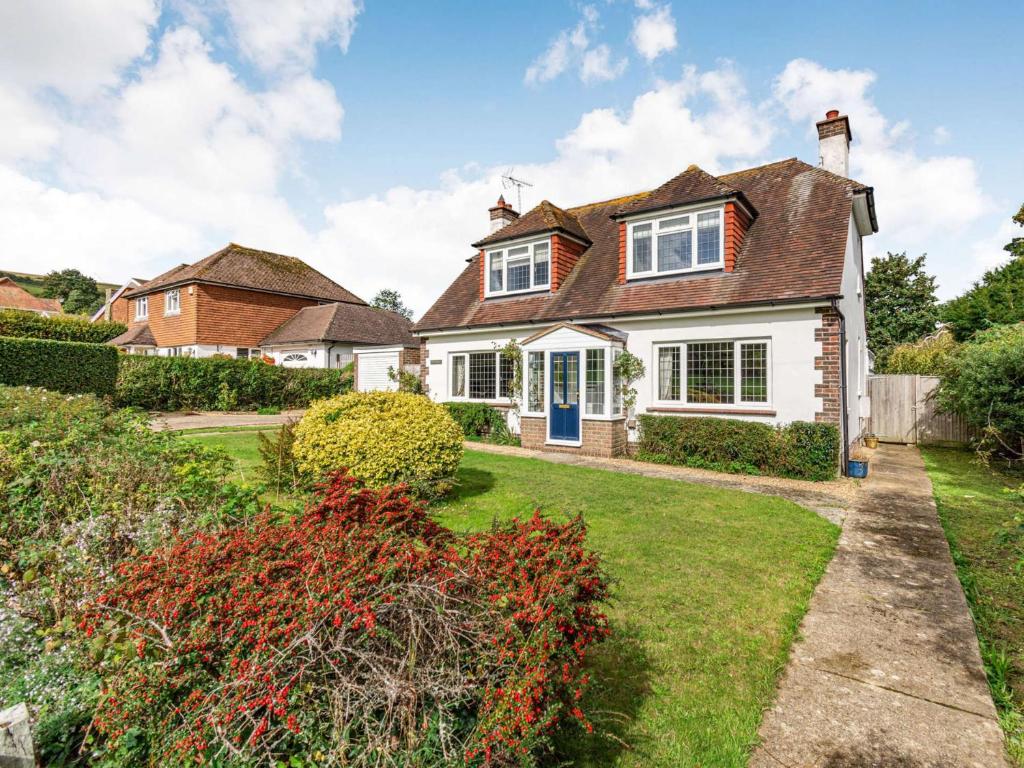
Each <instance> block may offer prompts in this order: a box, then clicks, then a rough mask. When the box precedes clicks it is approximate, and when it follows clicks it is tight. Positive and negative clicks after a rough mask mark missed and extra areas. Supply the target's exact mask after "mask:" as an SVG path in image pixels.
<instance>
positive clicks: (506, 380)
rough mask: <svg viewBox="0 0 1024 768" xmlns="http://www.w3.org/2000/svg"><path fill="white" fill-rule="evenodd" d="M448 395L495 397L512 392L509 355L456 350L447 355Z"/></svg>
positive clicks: (478, 397)
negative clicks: (454, 352)
mask: <svg viewBox="0 0 1024 768" xmlns="http://www.w3.org/2000/svg"><path fill="white" fill-rule="evenodd" d="M448 360H449V366H448V368H449V377H450V380H449V385H448V387H449V388H448V397H449V398H451V399H452V400H495V399H497V398H508V397H510V396H511V394H512V379H513V372H514V370H513V369H514V368H515V366H514V364H513V361H512V358H510V357H507V356H506V355H503V354H502V353H501V352H500V351H498V352H494V351H492V352H460V353H457V354H453V355H451V356H450V357H449V358H448Z"/></svg>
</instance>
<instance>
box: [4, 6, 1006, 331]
mask: <svg viewBox="0 0 1024 768" xmlns="http://www.w3.org/2000/svg"><path fill="white" fill-rule="evenodd" d="M1022 23H1024V5H1022V4H1021V3H1019V2H1018V3H990V4H985V5H984V6H977V7H969V6H967V5H966V4H963V3H929V4H927V5H926V4H917V3H864V2H862V3H856V4H835V3H833V4H822V3H815V4H789V5H786V6H785V8H784V11H783V10H780V6H779V5H778V4H773V5H769V4H749V5H745V4H738V3H730V4H728V6H727V8H726V7H725V6H716V5H714V4H707V3H701V4H697V3H681V2H667V1H666V0H633V1H631V2H626V1H625V0H621V1H619V2H605V1H604V0H598V1H595V2H592V3H581V2H533V3H529V2H522V3H510V4H490V3H479V2H469V1H468V0H466V1H460V2H448V3H411V2H404V3H396V2H390V3H382V2H373V1H372V0H368V1H367V2H365V4H364V3H360V2H358V1H357V0H320V1H319V2H316V3H308V4H307V3H278V2H273V1H272V0H218V2H216V3H199V2H194V0H167V1H166V2H164V3H162V4H161V3H158V2H157V1H156V0H107V2H103V3H99V2H97V3H93V4H90V3H80V4H75V5H74V6H72V8H71V9H70V10H69V9H68V8H67V7H65V8H59V9H58V8H53V9H51V8H48V7H47V5H46V4H40V3H35V2H31V0H15V1H14V2H10V3H5V4H4V5H3V7H2V8H0V111H2V112H3V113H4V114H5V116H6V119H7V126H8V128H7V130H5V132H4V133H3V134H2V135H0V246H2V247H0V254H2V255H0V268H7V269H23V270H26V271H44V270H47V269H52V268H62V267H77V268H79V269H82V270H83V271H87V272H89V273H91V274H94V275H96V276H97V277H99V278H102V279H106V280H115V281H117V280H121V279H123V278H125V277H127V276H129V275H131V276H141V277H148V276H153V275H155V274H157V273H159V272H161V271H163V270H165V269H167V268H169V267H171V266H173V265H174V264H177V263H179V262H182V261H194V260H196V259H198V258H201V257H202V256H204V255H206V254H207V253H209V252H211V251H213V250H215V249H216V248H218V247H220V246H222V245H223V244H224V243H225V242H227V241H229V240H233V241H236V242H242V243H245V244H247V245H253V246H257V247H264V248H267V249H270V250H279V251H281V252H285V253H290V254H294V255H297V256H300V257H303V258H305V259H307V260H308V261H310V262H311V263H313V264H314V265H315V266H317V267H318V268H319V269H321V270H322V271H324V272H325V273H326V274H328V275H330V276H331V277H332V278H334V279H335V280H337V281H338V282H340V283H342V284H343V285H345V286H346V287H349V288H350V289H352V290H354V291H355V292H357V293H358V294H360V295H362V296H364V298H367V299H368V298H370V297H371V296H372V294H373V293H374V292H375V291H376V290H377V289H379V288H382V287H396V288H398V289H399V290H401V291H402V293H403V294H404V295H405V296H406V297H407V299H408V301H409V302H410V303H411V304H412V305H413V307H414V309H415V310H416V311H417V314H421V313H422V312H423V311H425V309H426V308H427V306H428V305H429V303H430V302H431V301H433V299H434V298H436V297H437V296H438V295H439V293H440V292H441V291H442V290H443V289H444V287H445V286H446V285H447V283H448V282H449V281H450V280H451V279H452V278H453V277H454V276H455V274H457V273H458V271H459V270H460V269H461V268H462V267H463V266H464V261H463V259H464V258H465V257H466V256H467V255H469V253H470V251H469V249H468V243H469V242H471V241H472V240H473V239H475V238H476V237H478V236H479V235H480V234H481V233H482V232H483V231H485V229H486V207H487V206H488V205H490V204H492V203H493V200H494V199H495V198H496V197H497V196H498V194H499V193H501V191H502V189H501V184H500V175H501V173H502V172H503V171H505V170H506V169H507V168H510V167H512V168H515V170H516V174H517V175H519V176H522V177H524V178H527V179H529V180H531V181H532V182H534V184H535V186H534V187H533V188H532V189H530V190H527V192H526V198H525V200H524V204H525V205H526V206H527V207H529V206H530V205H533V204H535V203H537V202H539V200H540V199H542V198H545V197H546V198H549V199H551V200H552V201H553V202H555V203H556V204H562V205H571V204H577V203H580V202H585V201H587V200H592V199H600V198H604V197H610V196H614V195H617V194H622V193H627V192H631V191H635V190H638V189H643V188H649V187H651V186H654V185H656V184H658V183H661V182H662V181H664V180H665V179H667V178H669V177H671V176H672V175H674V174H676V173H678V172H679V171H680V170H682V169H683V168H685V167H686V166H687V165H688V164H690V163H691V162H695V163H698V164H700V165H701V166H702V167H705V168H706V169H707V170H709V171H711V172H716V171H717V172H722V171H728V170H734V169H736V168H740V167H747V166H750V165H753V164H757V163H760V162H767V161H771V160H774V159H779V158H782V157H789V156H793V155H795V156H798V157H800V158H802V159H804V160H806V161H808V162H812V163H813V162H815V160H816V145H815V137H814V132H813V122H814V120H815V119H820V117H821V116H822V115H823V113H824V111H825V110H826V109H828V108H830V107H837V108H839V109H841V110H842V111H844V112H846V113H848V114H849V115H850V120H851V123H852V127H853V133H854V138H855V143H854V146H853V148H852V157H851V161H852V170H851V175H854V176H855V177H857V178H858V179H859V180H860V181H863V182H865V183H868V184H872V185H874V186H875V188H876V196H877V201H878V214H879V221H880V225H881V228H882V229H881V232H880V233H879V234H878V235H876V236H874V237H873V238H871V239H870V241H869V254H871V255H878V254H880V253H884V252H885V251H886V250H904V249H906V250H908V251H910V252H911V253H914V254H916V253H921V252H928V254H929V267H930V268H931V269H932V270H933V271H934V272H935V273H936V274H937V275H938V276H939V281H940V294H941V295H942V296H943V297H948V296H951V295H955V294H956V293H957V292H959V291H961V290H963V288H965V287H966V286H967V285H969V283H970V281H971V280H972V279H975V278H977V277H978V276H979V275H980V274H981V272H982V271H983V270H984V269H985V268H988V267H991V266H994V265H995V264H998V263H1000V261H1002V260H1003V257H1004V256H1005V254H1004V253H1003V252H1002V251H1001V249H1000V248H1001V245H1002V244H1003V243H1005V242H1007V241H1008V240H1009V238H1010V237H1011V236H1012V235H1013V234H1014V232H1013V228H1012V227H1011V225H1010V223H1009V217H1010V216H1011V215H1012V214H1013V213H1014V212H1015V211H1016V210H1017V208H1018V207H1019V205H1020V204H1021V202H1024V190H1022V186H1021V184H1020V180H1021V179H1022V178H1024V151H1022V148H1021V143H1020V140H1019V136H1020V135H1021V133H1022V129H1021V128H1022V126H1024V99H1022V98H1021V94H1022V82H1024V53H1022V52H1021V46H1020V45H1019V30H1020V29H1021V28H1022Z"/></svg>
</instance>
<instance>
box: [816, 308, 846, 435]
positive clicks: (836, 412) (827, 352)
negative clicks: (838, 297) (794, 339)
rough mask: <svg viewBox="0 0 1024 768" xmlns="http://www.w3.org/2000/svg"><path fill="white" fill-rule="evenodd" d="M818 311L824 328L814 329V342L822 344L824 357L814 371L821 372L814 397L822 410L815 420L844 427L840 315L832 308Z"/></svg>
mask: <svg viewBox="0 0 1024 768" xmlns="http://www.w3.org/2000/svg"><path fill="white" fill-rule="evenodd" d="M816 311H817V313H818V314H819V315H820V316H821V326H820V327H819V328H815V329H814V340H815V341H816V342H818V343H819V344H821V354H820V355H818V356H816V357H815V358H814V370H816V371H821V383H820V384H815V385H814V396H815V397H820V398H821V410H820V411H818V412H816V413H815V414H814V420H815V421H821V422H826V423H828V424H835V425H836V426H837V427H840V428H842V402H841V385H840V381H841V379H840V373H841V366H840V360H839V355H840V349H839V314H838V313H837V312H836V311H835V310H834V309H833V308H832V307H822V308H819V309H817V310H816Z"/></svg>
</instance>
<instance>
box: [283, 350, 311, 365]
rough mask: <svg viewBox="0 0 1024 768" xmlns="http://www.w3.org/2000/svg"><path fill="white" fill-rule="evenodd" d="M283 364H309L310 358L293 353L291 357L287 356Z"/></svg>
mask: <svg viewBox="0 0 1024 768" xmlns="http://www.w3.org/2000/svg"><path fill="white" fill-rule="evenodd" d="M281 362H282V363H308V362H309V358H308V357H306V356H305V355H303V354H300V353H298V352H293V353H292V354H290V355H285V356H284V360H282V361H281Z"/></svg>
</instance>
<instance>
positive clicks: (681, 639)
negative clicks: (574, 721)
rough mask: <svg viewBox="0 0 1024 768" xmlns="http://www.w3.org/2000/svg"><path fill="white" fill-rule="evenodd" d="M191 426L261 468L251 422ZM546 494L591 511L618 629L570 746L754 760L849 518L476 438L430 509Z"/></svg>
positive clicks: (660, 757) (495, 506) (462, 520)
mask: <svg viewBox="0 0 1024 768" xmlns="http://www.w3.org/2000/svg"><path fill="white" fill-rule="evenodd" d="M190 439H195V440H201V441H202V442H204V443H207V444H211V445H221V446H223V447H225V448H227V449H228V450H229V451H230V452H232V453H233V454H235V455H236V456H238V457H239V459H240V464H239V466H240V468H242V469H241V471H245V469H244V466H245V465H248V466H249V467H250V468H251V466H252V461H253V460H254V456H255V443H256V436H255V433H252V432H241V433H229V434H221V435H212V436H203V435H199V436H196V435H191V436H190ZM247 474H248V473H247ZM535 507H539V508H540V509H541V510H542V511H543V512H544V513H546V514H549V515H552V516H554V517H556V518H561V517H564V516H565V515H572V514H576V513H581V514H583V515H584V517H585V519H586V521H587V524H588V526H589V536H590V543H591V546H593V547H594V548H595V549H596V550H597V551H599V552H600V553H601V554H602V556H603V557H604V559H605V562H606V565H607V568H608V570H609V572H610V573H611V575H612V576H613V577H614V579H615V582H616V583H615V600H614V602H613V604H612V605H611V606H610V610H609V612H610V615H611V617H612V620H613V626H614V630H615V632H614V636H613V639H611V640H610V641H608V642H607V643H605V644H604V645H603V646H600V647H599V648H598V650H597V652H596V653H595V655H594V657H593V659H592V661H591V662H590V663H591V667H592V676H593V679H594V683H593V685H592V686H591V690H590V693H589V694H588V697H587V698H588V700H587V701H586V704H587V707H586V709H587V711H589V712H590V713H592V716H593V720H594V724H595V733H594V735H592V736H586V735H584V734H583V733H582V732H581V731H579V730H575V731H573V732H571V733H567V734H565V735H564V736H563V738H562V743H561V744H560V750H561V752H562V753H563V754H562V758H563V759H564V760H565V761H566V762H571V764H573V765H576V766H609V765H615V766H665V767H666V768H667V767H668V766H673V767H674V766H702V767H704V768H708V767H709V766H743V765H746V762H747V757H748V755H749V752H750V750H751V748H752V747H753V745H754V744H755V743H756V738H757V729H758V725H759V724H760V722H761V715H762V712H763V711H764V709H765V708H766V707H768V706H770V704H771V702H772V699H773V697H774V692H775V686H776V680H777V677H778V674H779V672H780V671H781V669H782V668H783V666H784V665H785V662H786V658H787V654H788V649H789V646H790V643H791V642H792V640H793V638H794V636H795V633H796V628H797V626H798V624H799V621H800V618H801V617H802V616H803V614H804V612H805V610H806V607H807V602H808V600H809V599H810V596H811V593H812V591H813V589H814V586H815V585H816V584H817V582H818V579H819V578H820V576H821V574H822V572H823V570H824V568H825V565H826V564H827V562H828V560H829V558H830V557H831V555H832V551H833V549H834V547H835V542H836V539H837V537H838V528H836V527H835V526H834V525H832V524H831V523H829V522H827V521H825V520H824V519H822V518H820V517H818V516H817V515H815V514H813V513H811V512H808V511H806V510H804V509H802V508H800V507H798V506H796V505H795V504H792V503H790V502H788V501H784V500H782V499H777V498H768V497H764V496H755V495H749V494H744V493H737V492H734V491H728V490H723V489H716V488H709V487H705V486H698V485H691V484H687V483H679V482H674V481H670V480H657V479H652V478H645V477H639V476H633V475H624V474H618V473H610V472H604V471H600V470H592V469H585V468H582V467H572V466H563V465H557V464H550V463H548V462H544V461H539V460H535V459H523V458H517V457H507V456H497V455H493V454H488V453H484V452H479V451H472V450H470V451H467V452H466V456H465V459H464V461H463V464H462V467H461V469H460V472H459V485H458V488H457V490H456V491H455V492H454V493H453V494H452V496H450V497H449V498H448V499H447V500H445V501H444V502H441V503H437V504H435V506H434V509H435V510H436V512H437V516H438V519H439V520H440V521H441V522H442V523H444V524H445V525H448V526H450V527H452V528H455V529H459V530H465V529H474V530H479V529H481V528H485V527H486V526H488V525H489V524H490V523H491V521H492V520H493V519H495V518H501V519H507V518H510V517H513V516H517V515H518V516H524V515H529V514H530V513H531V512H532V510H533V509H534V508H535Z"/></svg>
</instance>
